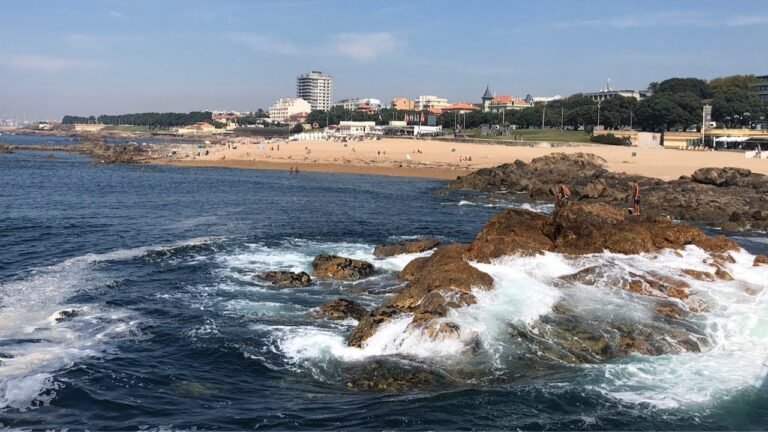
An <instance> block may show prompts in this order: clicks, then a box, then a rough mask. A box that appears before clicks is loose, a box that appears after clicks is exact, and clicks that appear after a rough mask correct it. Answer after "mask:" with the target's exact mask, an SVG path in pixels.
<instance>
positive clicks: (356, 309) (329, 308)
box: [316, 298, 366, 320]
mask: <svg viewBox="0 0 768 432" xmlns="http://www.w3.org/2000/svg"><path fill="white" fill-rule="evenodd" d="M365 314H366V310H365V308H364V307H363V306H362V305H361V304H360V303H358V302H355V301H352V300H347V299H343V298H340V299H336V300H331V301H329V302H327V303H324V304H323V305H321V306H320V308H318V310H317V312H316V315H318V316H321V317H324V318H328V319H334V320H341V319H347V318H354V319H356V320H360V319H362V318H363V316H365Z"/></svg>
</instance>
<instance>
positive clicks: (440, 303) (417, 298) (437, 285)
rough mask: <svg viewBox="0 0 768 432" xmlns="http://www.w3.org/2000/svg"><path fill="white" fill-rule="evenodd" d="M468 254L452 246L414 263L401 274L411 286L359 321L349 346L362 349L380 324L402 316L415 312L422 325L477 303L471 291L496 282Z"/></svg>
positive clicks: (414, 321) (463, 248)
mask: <svg viewBox="0 0 768 432" xmlns="http://www.w3.org/2000/svg"><path fill="white" fill-rule="evenodd" d="M466 251H467V245H464V244H450V245H446V246H441V247H439V248H437V250H435V252H434V253H433V254H432V255H431V256H429V257H423V258H416V259H415V260H413V261H411V263H409V264H408V265H407V266H406V267H405V268H404V269H403V270H402V272H401V273H400V277H401V278H402V279H403V280H406V281H408V282H409V283H408V285H407V286H406V287H405V288H403V289H401V290H400V291H398V292H397V293H396V294H395V295H394V296H393V297H392V298H391V299H390V300H389V301H388V302H387V303H385V304H384V305H382V306H380V307H378V308H376V309H374V310H373V311H371V312H370V313H369V314H368V315H366V316H365V317H364V318H363V319H362V320H360V323H359V324H358V326H357V327H356V328H355V329H354V330H353V331H352V334H351V335H350V337H349V341H348V343H349V345H351V346H356V347H360V346H362V344H363V342H364V341H365V340H366V339H368V338H369V337H370V336H371V335H373V334H374V333H375V332H376V330H377V329H378V328H379V326H380V325H381V324H383V323H385V322H388V321H390V320H391V319H392V318H394V317H397V316H399V315H403V314H406V313H412V314H413V318H412V324H413V325H421V324H425V323H427V322H429V321H430V320H432V319H435V318H442V317H444V316H445V315H446V314H447V312H448V310H449V309H450V308H458V307H461V306H466V305H470V304H473V303H475V301H476V299H475V296H474V295H473V294H472V292H471V291H472V289H473V288H478V289H489V288H490V287H491V286H492V285H493V279H492V278H491V276H490V275H488V274H486V273H484V272H482V271H480V270H478V269H476V268H474V267H472V266H471V265H469V264H468V263H467V262H466V261H465V260H464V257H463V256H464V254H465V253H466Z"/></svg>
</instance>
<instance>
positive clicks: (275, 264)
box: [218, 240, 432, 280]
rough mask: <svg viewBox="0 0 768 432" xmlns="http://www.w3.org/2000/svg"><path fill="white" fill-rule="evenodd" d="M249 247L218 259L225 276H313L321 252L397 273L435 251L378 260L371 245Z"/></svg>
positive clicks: (299, 243) (304, 243)
mask: <svg viewBox="0 0 768 432" xmlns="http://www.w3.org/2000/svg"><path fill="white" fill-rule="evenodd" d="M246 246H247V249H245V250H241V251H239V252H237V253H234V254H229V255H224V256H220V257H218V261H219V264H220V265H221V267H222V268H223V269H224V271H225V272H226V274H228V275H231V276H234V277H237V278H240V279H247V280H251V279H252V278H253V277H254V276H256V275H258V274H260V273H263V272H265V271H271V270H282V271H292V272H302V271H304V272H307V273H311V272H312V260H313V259H314V258H315V257H316V256H317V255H319V254H321V253H329V254H333V255H340V256H343V257H346V258H352V259H359V260H364V261H368V262H370V263H372V264H373V265H374V267H375V268H377V269H378V270H384V271H390V272H396V271H400V270H402V269H403V267H405V265H406V264H408V263H409V262H410V261H411V260H412V259H414V258H418V257H423V256H429V255H430V254H432V251H427V252H424V253H420V254H403V255H395V256H393V257H387V258H382V259H379V258H376V257H375V256H374V255H373V249H374V246H373V245H370V244H364V243H344V242H337V243H320V242H312V241H304V240H293V241H290V242H285V243H283V244H281V245H279V246H265V245H261V244H249V245H246ZM233 270H236V272H233ZM238 272H239V273H238Z"/></svg>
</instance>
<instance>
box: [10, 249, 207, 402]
mask: <svg viewBox="0 0 768 432" xmlns="http://www.w3.org/2000/svg"><path fill="white" fill-rule="evenodd" d="M208 241H210V239H207V238H200V239H192V240H189V241H185V242H179V243H173V244H170V245H164V246H152V247H140V248H134V249H124V250H117V251H113V252H108V253H103V254H87V255H83V256H79V257H75V258H71V259H68V260H65V261H63V262H61V263H59V264H56V265H52V266H49V267H43V268H39V269H36V270H33V271H32V272H30V274H29V275H28V276H27V277H26V278H23V279H20V280H16V281H10V282H6V283H3V284H0V412H1V411H2V410H4V409H8V408H14V409H17V410H21V411H24V410H27V409H30V408H36V407H39V406H44V405H47V404H48V403H49V402H50V401H51V400H52V399H53V398H54V397H55V395H56V391H57V390H59V389H60V388H61V387H62V385H63V384H62V383H61V382H60V381H57V379H56V375H57V374H58V373H61V372H63V371H66V370H67V369H68V368H70V367H72V366H73V365H74V364H75V363H76V362H78V361H79V360H83V359H85V358H89V357H97V356H101V355H105V354H109V353H110V350H111V347H112V346H113V344H114V342H115V341H118V340H125V339H136V338H140V337H142V335H141V331H140V328H139V317H137V316H136V314H135V313H133V312H131V311H129V310H127V309H124V308H119V307H112V306H105V305H101V304H98V303H93V302H89V301H86V300H84V298H85V297H87V296H88V295H89V294H96V293H98V292H99V291H100V290H110V289H113V288H115V286H116V281H115V280H114V279H112V278H111V277H110V275H109V274H107V273H105V272H102V271H101V270H100V266H101V264H102V263H105V262H109V261H125V260H131V259H135V258H138V257H142V256H145V255H147V254H149V253H153V252H158V251H168V250H173V249H177V248H184V247H189V246H194V245H198V244H202V243H205V242H208Z"/></svg>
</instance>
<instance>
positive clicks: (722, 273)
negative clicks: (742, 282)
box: [715, 266, 733, 281]
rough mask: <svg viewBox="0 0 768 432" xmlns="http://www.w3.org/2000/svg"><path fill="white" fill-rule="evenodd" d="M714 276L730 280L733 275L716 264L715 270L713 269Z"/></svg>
mask: <svg viewBox="0 0 768 432" xmlns="http://www.w3.org/2000/svg"><path fill="white" fill-rule="evenodd" d="M715 276H716V277H717V278H718V279H720V280H724V281H732V280H733V276H731V274H730V273H728V272H727V271H726V270H725V269H724V268H722V267H720V266H717V270H715Z"/></svg>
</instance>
